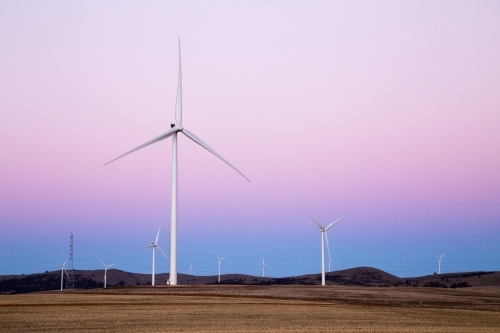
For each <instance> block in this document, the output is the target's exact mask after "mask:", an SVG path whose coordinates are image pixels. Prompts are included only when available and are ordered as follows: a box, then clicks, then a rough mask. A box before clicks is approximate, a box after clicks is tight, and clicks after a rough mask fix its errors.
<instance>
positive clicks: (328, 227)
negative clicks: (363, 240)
mask: <svg viewBox="0 0 500 333" xmlns="http://www.w3.org/2000/svg"><path fill="white" fill-rule="evenodd" d="M350 212H351V211H348V212H347V213H345V215H344V216H342V217H341V218H339V219H337V220H335V221H333V222H332V223H330V224H329V225H328V226H327V227H326V228H325V229H326V230H328V229H330V228H331V227H333V226H334V225H335V223H337V222H338V221H340V220H342V219H343V218H344V217H345V216H346V215H347V214H349V213H350Z"/></svg>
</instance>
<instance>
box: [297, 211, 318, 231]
mask: <svg viewBox="0 0 500 333" xmlns="http://www.w3.org/2000/svg"><path fill="white" fill-rule="evenodd" d="M299 208H300V209H302V210H303V211H304V213H306V214H307V215H309V217H310V218H312V220H313V221H314V222H316V224H317V225H318V227H319V228H320V229H324V228H323V226H322V225H321V223H319V222H318V221H316V219H315V218H314V217H312V215H311V214H309V213H308V212H306V210H305V209H304V208H302V207H299Z"/></svg>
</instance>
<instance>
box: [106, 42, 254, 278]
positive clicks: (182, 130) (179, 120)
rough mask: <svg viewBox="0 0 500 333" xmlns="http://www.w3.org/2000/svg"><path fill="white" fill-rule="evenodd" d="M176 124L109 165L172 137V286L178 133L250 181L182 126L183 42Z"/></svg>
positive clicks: (175, 225) (175, 250) (174, 264)
mask: <svg viewBox="0 0 500 333" xmlns="http://www.w3.org/2000/svg"><path fill="white" fill-rule="evenodd" d="M175 121H176V123H175V124H171V125H170V129H169V130H167V131H165V132H163V133H162V134H160V135H158V136H156V137H154V138H153V139H151V140H149V141H147V142H145V143H143V144H142V145H140V146H138V147H136V148H134V149H132V150H130V151H128V152H127V153H125V154H123V155H120V156H118V157H117V158H115V159H113V160H111V161H109V162H108V163H106V164H109V163H111V162H113V161H116V160H117V159H119V158H121V157H123V156H125V155H128V154H130V153H133V152H135V151H136V150H139V149H142V148H144V147H146V146H149V145H151V144H153V143H156V142H158V141H161V140H164V139H166V138H168V137H170V136H171V137H172V206H171V207H172V208H171V212H170V214H171V215H170V284H171V285H173V286H175V285H177V188H178V181H177V133H182V134H184V135H185V136H187V137H188V138H190V139H191V140H193V141H194V142H196V143H197V144H199V145H200V146H202V147H203V148H205V149H206V150H208V151H209V152H211V153H212V154H214V155H215V156H217V157H218V158H220V159H221V160H222V161H223V162H225V163H226V164H227V165H229V166H230V167H231V168H233V169H234V170H236V172H238V173H239V174H240V175H242V176H243V177H244V178H245V179H246V180H248V181H249V182H250V180H249V179H248V178H247V177H246V176H245V175H244V174H243V173H241V172H240V171H239V170H238V169H236V168H235V167H234V166H233V165H232V164H231V163H229V162H228V161H227V160H226V159H225V158H224V157H222V156H221V155H219V154H218V153H217V152H216V151H215V150H213V149H212V148H210V147H209V146H208V145H207V144H206V143H205V142H203V140H201V139H200V138H199V137H197V136H196V135H195V134H194V133H192V132H190V131H188V130H187V129H186V128H184V127H183V126H182V75H181V42H180V40H179V77H178V83H177V101H176V104H175Z"/></svg>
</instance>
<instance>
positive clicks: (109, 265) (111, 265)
mask: <svg viewBox="0 0 500 333" xmlns="http://www.w3.org/2000/svg"><path fill="white" fill-rule="evenodd" d="M114 265H116V264H111V265H106V266H107V267H111V266H114Z"/></svg>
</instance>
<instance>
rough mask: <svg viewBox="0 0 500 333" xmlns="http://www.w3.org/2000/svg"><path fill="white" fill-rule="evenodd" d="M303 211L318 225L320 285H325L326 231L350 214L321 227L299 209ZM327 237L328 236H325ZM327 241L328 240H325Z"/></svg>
mask: <svg viewBox="0 0 500 333" xmlns="http://www.w3.org/2000/svg"><path fill="white" fill-rule="evenodd" d="M300 209H302V210H303V211H304V213H306V214H307V215H309V217H310V218H311V219H312V220H313V221H314V222H315V223H316V224H317V225H318V227H319V229H320V230H321V285H323V286H324V285H325V243H324V238H325V235H326V232H327V230H328V229H330V228H331V227H333V226H334V225H335V224H336V223H337V222H338V221H340V220H342V219H343V218H344V217H345V216H346V215H347V214H349V213H350V212H347V213H346V214H345V215H344V216H342V217H341V218H339V219H337V220H335V221H333V222H332V223H330V224H329V225H327V226H326V228H325V227H323V226H322V225H321V223H319V222H318V221H316V219H315V218H314V217H312V216H311V214H309V213H308V212H306V211H305V210H304V209H303V208H300ZM326 237H328V236H326ZM327 239H328V238H327Z"/></svg>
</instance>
